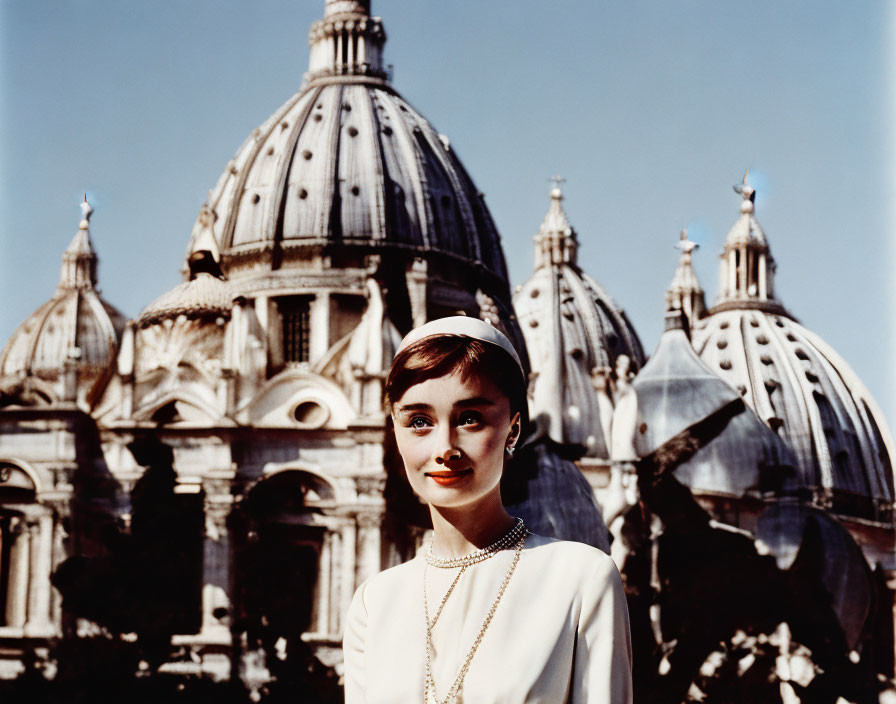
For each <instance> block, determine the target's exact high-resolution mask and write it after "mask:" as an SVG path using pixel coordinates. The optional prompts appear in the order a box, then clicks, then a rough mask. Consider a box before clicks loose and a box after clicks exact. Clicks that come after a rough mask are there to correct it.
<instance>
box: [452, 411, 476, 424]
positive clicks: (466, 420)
mask: <svg viewBox="0 0 896 704" xmlns="http://www.w3.org/2000/svg"><path fill="white" fill-rule="evenodd" d="M481 420H482V416H480V414H478V413H474V412H472V411H468V412H467V413H462V414H461V415H460V417H459V418H458V419H457V422H458V425H475V424H477V423H479V422H480V421H481Z"/></svg>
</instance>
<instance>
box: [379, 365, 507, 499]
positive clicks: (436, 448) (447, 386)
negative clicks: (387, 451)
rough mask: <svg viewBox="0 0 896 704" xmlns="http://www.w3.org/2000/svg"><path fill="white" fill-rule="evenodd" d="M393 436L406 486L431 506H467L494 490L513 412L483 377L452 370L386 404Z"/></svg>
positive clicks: (499, 474) (487, 495)
mask: <svg viewBox="0 0 896 704" xmlns="http://www.w3.org/2000/svg"><path fill="white" fill-rule="evenodd" d="M392 419H393V421H394V424H395V439H396V441H397V444H398V451H399V453H401V457H402V459H403V460H404V466H405V470H406V471H407V475H408V481H410V483H411V488H412V489H413V490H414V493H416V494H417V496H419V497H420V498H421V499H422V500H423V501H425V502H427V503H428V504H430V505H433V506H442V507H445V508H459V507H463V506H472V505H475V504H476V503H478V502H480V501H481V500H483V499H485V498H487V497H490V496H492V495H493V494H494V493H495V492H499V491H500V488H499V485H500V482H501V473H502V471H503V469H504V450H505V448H506V447H507V445H508V444H511V443H512V442H513V441H515V440H516V437H517V435H518V433H519V413H516V414H514V416H513V417H512V418H511V416H510V402H509V401H508V399H507V397H506V396H504V394H502V393H501V391H500V390H499V389H498V388H497V387H496V386H495V385H494V384H493V383H492V382H490V381H488V380H487V379H481V378H470V379H467V380H466V381H465V380H463V379H461V377H460V376H459V375H457V374H449V375H446V376H442V377H438V378H435V379H428V380H427V381H424V382H421V383H419V384H417V385H415V386H412V387H410V388H409V389H408V390H407V391H406V392H405V393H404V396H402V397H401V398H400V399H399V400H398V401H397V402H396V403H395V404H393V407H392Z"/></svg>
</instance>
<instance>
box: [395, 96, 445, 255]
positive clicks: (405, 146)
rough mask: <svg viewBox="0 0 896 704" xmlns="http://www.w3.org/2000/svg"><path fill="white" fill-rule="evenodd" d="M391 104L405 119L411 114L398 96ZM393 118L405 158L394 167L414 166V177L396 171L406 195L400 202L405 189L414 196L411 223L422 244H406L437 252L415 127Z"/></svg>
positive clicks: (410, 120)
mask: <svg viewBox="0 0 896 704" xmlns="http://www.w3.org/2000/svg"><path fill="white" fill-rule="evenodd" d="M394 103H395V104H396V105H397V106H398V109H399V110H401V112H403V113H404V114H405V115H408V114H411V111H410V110H409V109H408V107H407V105H406V104H404V101H402V100H401V99H400V98H398V96H396V99H395V101H394ZM395 117H396V118H397V119H395V120H393V122H392V124H393V127H392V129H393V134H394V135H395V137H396V142H397V143H398V145H399V150H401V151H404V154H403V156H404V158H403V159H402V161H401V162H398V163H396V166H399V164H401V163H403V164H413V165H414V171H415V173H413V174H410V173H407V172H405V171H404V170H403V169H397V170H396V171H397V173H400V174H401V176H403V177H404V178H403V179H402V180H403V181H404V183H403V184H402V186H403V188H404V192H405V196H404V198H403V202H404V203H405V204H407V190H408V188H410V190H411V193H412V194H413V198H414V205H415V208H414V213H415V214H416V218H413V217H412V220H416V222H417V226H418V228H419V229H420V235H421V240H422V241H421V242H414V241H413V239H412V238H408V240H407V241H408V242H410V243H411V244H415V245H417V246H421V245H422V247H423V249H426V250H429V249H438V242H435V241H434V240H436V239H437V238H438V235H437V233H436V232H434V227H433V217H432V211H431V210H430V207H429V199H428V198H427V197H426V196H427V193H428V192H429V183H428V182H427V173H426V168H425V167H424V165H423V159H422V157H421V155H420V152H419V151H418V150H417V149H416V148H415V146H416V143H417V140H416V139H415V137H414V135H413V128H414V126H416V125H412V124H410V123H411V122H412V121H413V119H412V118H410V119H409V118H406V117H402V115H400V114H397V112H396V113H395ZM396 125H400V127H398V128H397V129H396ZM405 207H407V205H405ZM410 213H411V211H410V210H409V214H410Z"/></svg>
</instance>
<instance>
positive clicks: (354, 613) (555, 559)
mask: <svg viewBox="0 0 896 704" xmlns="http://www.w3.org/2000/svg"><path fill="white" fill-rule="evenodd" d="M513 556H514V550H512V549H508V550H503V551H502V552H500V553H499V554H497V555H495V556H493V557H490V558H488V559H487V560H484V561H483V562H480V563H478V564H476V565H473V566H471V567H468V568H467V570H466V571H465V572H464V574H463V575H461V577H460V579H459V580H458V582H457V585H456V586H455V588H454V591H453V592H452V593H451V595H450V596H449V598H448V600H447V602H446V603H445V607H444V609H443V611H442V614H441V616H440V617H439V620H438V622H437V623H436V626H435V628H434V629H433V645H434V650H435V657H434V660H433V679H434V680H435V685H436V692H437V694H438V696H439V697H440V698H441V697H444V696H445V695H446V693H447V692H448V690H449V688H450V687H451V685H452V683H453V682H454V678H455V677H456V675H457V673H458V670H459V669H460V667H461V665H462V664H463V662H464V660H465V658H466V656H467V653H468V652H469V651H470V647H471V646H472V644H473V641H474V640H475V639H476V635H477V634H478V632H479V629H480V628H481V627H482V622H483V620H484V619H485V616H486V615H487V614H488V611H489V609H490V608H491V606H492V604H493V603H494V600H495V597H496V596H497V594H498V589H499V588H500V585H501V582H502V580H503V579H504V576H505V574H506V573H507V570H508V568H509V567H510V564H511V562H512V560H513ZM424 565H425V563H424V560H423V556H422V555H418V556H417V557H416V558H414V559H413V560H411V561H410V562H406V563H404V564H403V565H399V566H397V567H393V568H392V569H389V570H386V571H385V572H381V573H380V574H378V575H376V576H374V577H372V578H370V579H369V580H367V581H366V582H364V584H362V585H361V586H360V587H359V588H358V591H357V592H356V593H355V598H354V600H353V601H352V605H351V608H350V609H349V612H348V617H347V623H346V629H345V639H344V652H345V701H346V704H360V703H361V702H366V703H367V704H404V703H405V702H407V703H408V704H411V703H413V704H421V703H422V702H423V679H424V668H425V662H426V660H425V657H426V645H425V639H426V631H425V628H424V624H423V618H424V617H423V568H424ZM456 574H457V568H455V569H441V568H437V567H427V577H426V579H427V586H428V603H429V615H430V618H432V617H433V616H434V615H435V612H436V610H437V609H438V606H439V603H440V602H441V601H442V597H443V596H444V594H445V592H446V591H447V590H448V587H449V585H450V584H451V581H452V580H453V579H454V577H455V575H456ZM457 701H458V702H466V704H493V703H494V704H497V703H498V702H502V703H504V704H522V703H523V702H526V703H535V702H538V703H540V704H563V703H564V702H570V703H571V704H585V703H586V702H587V703H588V704H628V703H629V702H631V701H632V684H631V640H630V636H629V627H628V610H627V607H626V602H625V594H624V593H623V590H622V582H621V580H620V577H619V573H618V572H617V571H616V566H615V565H614V564H613V561H612V560H611V559H610V558H609V557H608V556H607V555H605V554H604V553H602V552H601V551H599V550H597V549H595V548H592V547H591V546H588V545H584V544H581V543H572V542H565V541H559V540H554V539H552V538H544V537H541V536H537V535H530V536H529V537H528V538H527V539H526V542H525V546H524V549H523V551H522V555H521V556H520V561H519V563H518V564H517V567H516V571H515V572H514V574H513V577H512V578H511V580H510V583H509V584H508V586H507V590H506V591H505V592H504V596H503V598H502V599H501V602H500V604H499V605H498V608H497V610H496V612H495V615H494V617H493V618H492V622H491V624H490V625H489V627H488V630H487V631H486V633H485V636H484V638H483V639H482V642H481V644H480V646H479V649H478V650H477V652H476V655H475V656H474V658H473V661H472V663H471V665H470V669H469V671H468V672H467V676H466V678H465V679H464V682H463V689H462V690H461V697H460V698H459V699H458V700H457Z"/></svg>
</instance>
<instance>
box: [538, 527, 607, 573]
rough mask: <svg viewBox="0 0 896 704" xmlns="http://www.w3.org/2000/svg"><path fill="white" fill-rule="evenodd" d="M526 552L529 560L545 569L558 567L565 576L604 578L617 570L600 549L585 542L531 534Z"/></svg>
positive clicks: (556, 568)
mask: <svg viewBox="0 0 896 704" xmlns="http://www.w3.org/2000/svg"><path fill="white" fill-rule="evenodd" d="M525 550H526V554H527V555H531V557H530V558H529V560H530V561H531V562H533V563H536V564H537V565H538V566H541V565H542V564H543V566H544V567H545V568H547V569H551V570H558V569H562V570H564V571H565V572H566V574H567V576H568V577H571V576H572V575H575V574H577V575H580V576H582V577H586V576H592V577H593V578H604V579H606V578H608V577H611V576H612V575H613V574H614V573H616V572H617V570H616V564H615V563H614V562H613V560H612V558H610V556H609V555H607V554H606V553H605V552H603V551H602V550H599V549H597V548H596V547H593V546H591V545H587V544H585V543H577V542H574V541H572V540H559V539H557V538H549V537H547V536H544V535H537V534H535V533H531V534H530V535H529V538H528V539H527V540H526V547H525Z"/></svg>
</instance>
